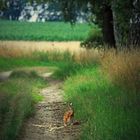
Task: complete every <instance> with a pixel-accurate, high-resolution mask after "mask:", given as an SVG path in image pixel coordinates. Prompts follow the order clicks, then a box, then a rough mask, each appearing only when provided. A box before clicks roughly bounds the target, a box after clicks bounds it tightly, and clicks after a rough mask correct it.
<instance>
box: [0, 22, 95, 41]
mask: <svg viewBox="0 0 140 140" xmlns="http://www.w3.org/2000/svg"><path fill="white" fill-rule="evenodd" d="M94 27H95V25H94V26H93V28H94ZM90 28H91V27H90V26H89V25H88V24H76V25H75V26H74V27H73V28H72V27H71V25H70V24H69V23H64V22H45V23H29V22H17V21H3V20H0V40H35V41H36V40H39V41H42V40H46V41H72V40H77V41H78V40H79V41H81V40H84V39H85V37H86V36H87V34H88V32H89V30H90ZM96 29H97V28H95V30H96Z"/></svg>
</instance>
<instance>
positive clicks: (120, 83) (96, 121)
mask: <svg viewBox="0 0 140 140" xmlns="http://www.w3.org/2000/svg"><path fill="white" fill-rule="evenodd" d="M138 58H139V50H133V51H131V52H129V51H126V52H125V51H124V52H118V53H117V54H116V53H115V52H114V51H107V52H100V53H97V52H96V51H94V50H91V51H89V50H88V51H83V52H80V53H79V54H78V53H76V54H72V53H70V52H67V51H66V52H36V53H31V54H30V55H28V56H26V57H25V56H19V57H18V56H16V57H14V56H13V55H12V56H10V55H9V57H6V56H5V57H0V61H1V62H0V65H1V68H3V70H8V69H11V68H14V69H15V68H18V69H19V68H20V67H25V66H26V67H27V66H28V67H29V66H40V67H42V66H47V67H50V66H53V67H54V66H55V69H54V68H53V69H52V70H55V72H54V77H55V78H59V79H63V80H65V84H64V91H65V94H64V98H65V100H66V101H67V102H72V103H73V107H74V111H75V119H77V120H79V121H81V123H82V133H81V138H80V139H81V140H85V139H86V140H99V139H100V140H115V139H116V140H124V139H126V140H127V139H129V140H134V139H135V140H139V138H140V135H139V131H140V126H139V123H140V119H139V118H140V111H139V102H140V94H139V93H140V91H139V80H140V79H139V70H140V65H139V64H140V63H139V61H138ZM20 74H21V76H20ZM16 75H18V77H17V76H16ZM31 75H32V74H31ZM33 75H34V74H33ZM22 76H23V77H24V78H23V77H22ZM28 77H29V75H28ZM31 77H32V76H31ZM33 77H34V76H33ZM13 78H14V79H11V80H10V81H11V82H10V83H8V81H7V82H6V83H4V84H5V86H3V84H1V87H8V88H5V89H4V90H3V88H2V90H1V91H2V92H0V93H1V96H2V97H3V94H2V93H6V94H4V95H6V99H5V101H8V100H9V99H10V98H11V97H10V98H9V94H11V93H12V90H16V92H14V93H13V95H14V96H15V98H18V96H17V95H18V94H17V92H19V91H21V89H22V88H21V89H20V88H19V87H18V86H17V87H15V88H14V87H12V88H13V89H11V84H15V82H17V84H16V85H19V86H20V85H21V83H20V82H18V79H19V80H20V81H21V82H22V79H20V78H23V79H24V80H23V81H25V82H26V76H25V74H24V73H21V72H20V73H18V74H14V76H13ZM15 78H17V79H16V81H15ZM35 79H36V80H37V78H35ZM27 80H28V78H27ZM12 81H13V82H12ZM14 81H15V82H14ZM18 83H19V84H18ZM35 83H36V82H35V81H34V80H33V85H32V84H31V87H32V88H33V87H34V86H35ZM39 83H40V82H39ZM23 84H25V83H24V82H23ZM29 87H30V86H28V82H27V85H25V86H24V89H26V88H27V90H28V89H29ZM31 87H30V88H31ZM19 89H20V90H19ZM25 91H26V90H25ZM21 93H22V92H21ZM25 93H26V92H25ZM7 95H8V96H7ZM26 98H27V99H28V96H27V97H25V99H26ZM1 103H2V102H1ZM20 103H21V106H22V105H24V102H20ZM3 106H4V107H7V106H5V103H2V105H1V107H2V108H4V107H3ZM19 107H20V106H19ZM25 109H26V108H25ZM2 110H3V109H2ZM8 115H9V114H8ZM8 115H7V117H8V118H9V117H11V116H10V115H9V116H8ZM12 125H13V124H11V127H9V124H8V128H9V129H6V130H7V133H8V135H9V136H10V135H12V134H13V132H11V129H10V128H13V127H15V130H16V131H15V132H16V133H14V135H13V136H15V135H16V134H17V132H18V131H17V130H18V127H19V126H12ZM6 126H7V125H6ZM6 128H7V127H6Z"/></svg>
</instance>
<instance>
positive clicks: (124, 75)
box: [101, 49, 140, 90]
mask: <svg viewBox="0 0 140 140" xmlns="http://www.w3.org/2000/svg"><path fill="white" fill-rule="evenodd" d="M139 54H140V50H139V49H137V50H131V51H128V50H124V51H121V52H118V53H117V54H116V52H115V51H113V50H110V51H108V52H106V53H105V55H104V58H103V59H102V61H101V63H102V68H103V71H105V72H106V73H108V75H109V77H110V78H111V79H112V82H113V83H115V84H119V85H123V86H125V87H126V88H133V89H135V90H138V88H139V83H140V59H139Z"/></svg>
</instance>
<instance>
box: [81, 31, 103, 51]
mask: <svg viewBox="0 0 140 140" xmlns="http://www.w3.org/2000/svg"><path fill="white" fill-rule="evenodd" d="M102 45H103V36H102V33H101V30H100V29H97V30H91V31H90V32H89V34H88V37H87V38H86V39H85V40H84V41H83V42H82V43H81V47H84V48H86V49H91V48H100V47H102Z"/></svg>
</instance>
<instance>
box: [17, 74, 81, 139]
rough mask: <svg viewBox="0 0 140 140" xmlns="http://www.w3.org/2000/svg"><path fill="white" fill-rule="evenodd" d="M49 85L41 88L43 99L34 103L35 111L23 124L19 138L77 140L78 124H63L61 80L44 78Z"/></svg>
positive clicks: (64, 108)
mask: <svg viewBox="0 0 140 140" xmlns="http://www.w3.org/2000/svg"><path fill="white" fill-rule="evenodd" d="M46 79H47V81H48V83H49V86H48V87H46V88H44V89H42V91H41V94H42V95H43V96H44V100H43V101H41V102H39V103H38V104H37V105H36V113H35V115H34V116H33V117H31V118H29V119H28V120H27V122H25V124H24V126H23V130H22V132H21V134H20V136H19V140H78V139H79V134H80V128H79V127H80V126H79V125H69V126H67V127H64V126H63V114H64V112H65V111H66V108H67V104H66V103H64V102H63V98H62V94H63V90H62V88H61V87H62V82H61V81H57V80H53V79H52V78H51V76H50V74H49V77H47V78H46Z"/></svg>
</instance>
